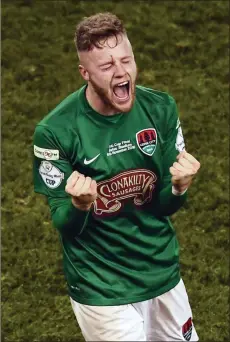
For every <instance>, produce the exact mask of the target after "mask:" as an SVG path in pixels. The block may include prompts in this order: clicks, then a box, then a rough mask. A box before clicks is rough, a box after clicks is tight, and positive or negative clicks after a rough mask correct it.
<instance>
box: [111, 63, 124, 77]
mask: <svg viewBox="0 0 230 342" xmlns="http://www.w3.org/2000/svg"><path fill="white" fill-rule="evenodd" d="M125 74H126V70H125V68H124V66H123V65H122V64H121V63H117V64H116V70H115V75H114V76H115V77H117V78H122V77H124V76H125Z"/></svg>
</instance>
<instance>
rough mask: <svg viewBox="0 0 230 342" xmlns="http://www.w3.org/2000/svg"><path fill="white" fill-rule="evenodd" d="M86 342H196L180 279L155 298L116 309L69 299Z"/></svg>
mask: <svg viewBox="0 0 230 342" xmlns="http://www.w3.org/2000/svg"><path fill="white" fill-rule="evenodd" d="M70 300H71V304H72V308H73V311H74V313H75V316H76V318H77V321H78V324H79V327H80V329H81V331H82V335H83V337H84V338H85V340H86V341H198V336H197V333H196V330H195V328H194V325H193V322H192V311H191V308H190V304H189V301H188V296H187V292H186V289H185V286H184V283H183V280H182V279H181V280H180V282H179V283H178V284H177V285H176V286H175V287H174V288H173V289H172V290H170V291H168V292H166V293H164V294H163V295H161V296H158V297H156V298H153V299H150V300H146V301H143V302H138V303H134V304H126V305H118V306H92V305H85V304H80V303H77V302H75V301H74V300H73V299H72V298H70Z"/></svg>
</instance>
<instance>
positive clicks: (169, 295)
mask: <svg viewBox="0 0 230 342" xmlns="http://www.w3.org/2000/svg"><path fill="white" fill-rule="evenodd" d="M151 309H152V310H154V312H153V313H152V317H153V320H152V325H151V331H150V332H146V335H147V338H148V340H150V341H198V340H199V339H198V336H197V333H196V330H195V327H194V325H193V321H192V311H191V307H190V304H189V300H188V295H187V292H186V289H185V286H184V282H183V280H182V279H181V280H180V282H179V283H178V284H177V285H176V286H175V287H174V288H173V289H172V290H170V291H168V292H166V293H164V294H163V295H161V296H159V297H156V298H154V299H153V304H152V306H151Z"/></svg>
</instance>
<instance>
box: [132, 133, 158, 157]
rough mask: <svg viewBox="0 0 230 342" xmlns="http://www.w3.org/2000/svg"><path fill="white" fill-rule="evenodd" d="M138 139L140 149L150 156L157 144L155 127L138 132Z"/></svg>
mask: <svg viewBox="0 0 230 342" xmlns="http://www.w3.org/2000/svg"><path fill="white" fill-rule="evenodd" d="M136 139H137V146H138V147H139V149H140V150H141V151H142V152H143V153H145V154H147V155H148V156H152V155H153V153H154V152H155V150H156V146H157V132H156V130H155V129H154V128H146V129H142V130H141V131H139V132H137V134H136Z"/></svg>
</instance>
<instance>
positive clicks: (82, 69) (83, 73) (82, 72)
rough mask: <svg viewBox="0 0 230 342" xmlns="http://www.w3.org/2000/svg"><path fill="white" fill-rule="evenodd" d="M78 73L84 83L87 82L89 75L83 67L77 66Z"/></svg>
mask: <svg viewBox="0 0 230 342" xmlns="http://www.w3.org/2000/svg"><path fill="white" fill-rule="evenodd" d="M78 69H79V72H80V74H81V76H82V77H83V78H84V80H85V81H89V73H88V71H87V70H86V69H85V67H84V66H83V65H81V64H80V65H79V66H78Z"/></svg>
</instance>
